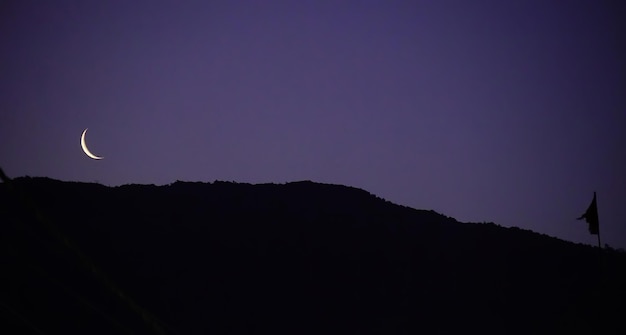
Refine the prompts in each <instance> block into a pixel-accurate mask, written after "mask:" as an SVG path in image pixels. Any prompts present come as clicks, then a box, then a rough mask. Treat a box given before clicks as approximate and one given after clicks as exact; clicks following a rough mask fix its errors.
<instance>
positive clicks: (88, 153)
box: [80, 128, 104, 159]
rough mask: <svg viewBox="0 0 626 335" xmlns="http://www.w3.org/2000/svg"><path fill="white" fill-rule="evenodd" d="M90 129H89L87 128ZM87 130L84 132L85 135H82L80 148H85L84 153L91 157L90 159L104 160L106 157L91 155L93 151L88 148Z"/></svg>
mask: <svg viewBox="0 0 626 335" xmlns="http://www.w3.org/2000/svg"><path fill="white" fill-rule="evenodd" d="M87 129H89V128H87ZM87 129H85V130H83V134H82V135H80V146H81V147H82V148H83V151H84V152H85V155H87V156H89V158H93V159H102V158H104V157H100V156H96V155H94V154H92V153H91V151H89V149H88V148H87V143H85V134H86V133H87Z"/></svg>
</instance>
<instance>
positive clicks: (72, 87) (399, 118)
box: [0, 0, 626, 248]
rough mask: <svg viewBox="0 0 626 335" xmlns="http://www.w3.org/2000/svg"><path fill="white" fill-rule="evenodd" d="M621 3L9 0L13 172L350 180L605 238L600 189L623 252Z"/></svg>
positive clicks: (6, 39)
mask: <svg viewBox="0 0 626 335" xmlns="http://www.w3.org/2000/svg"><path fill="white" fill-rule="evenodd" d="M623 3H624V1H618V0H616V1H599V0H588V1H547V0H537V1H500V0H493V1H465V0H458V1H441V0H436V1H435V0H432V1H382V0H380V1H352V0H350V1H348V0H347V1H321V0H316V1H304V0H298V1H296V0H294V1H208V0H207V1H156V0H153V1H136V0H134V1H126V0H124V1H82V0H75V1H65V0H63V1H61V0H56V1H43V0H42V1H26V0H24V1H17V0H15V1H5V2H3V5H2V7H1V8H0V45H1V47H0V48H1V50H2V52H1V54H0V57H1V62H0V64H1V65H0V71H1V72H0V167H2V168H3V169H4V171H5V173H6V174H7V175H9V176H10V177H17V176H24V175H29V176H46V177H51V178H55V179H61V180H68V181H85V182H96V181H97V182H99V183H102V184H105V185H110V186H114V185H121V184H128V183H141V184H156V185H163V184H169V183H172V182H174V181H176V180H184V181H205V182H212V181H215V180H225V181H236V182H247V183H271V182H273V183H284V182H289V181H298V180H312V181H316V182H324V183H333V184H343V185H349V186H354V187H358V188H362V189H365V190H367V191H369V192H371V193H373V194H376V195H378V196H380V197H383V198H385V199H387V200H389V201H392V202H394V203H398V204H402V205H406V206H410V207H413V208H418V209H433V210H435V211H437V212H440V213H443V214H445V215H448V216H452V217H454V218H456V219H458V220H460V221H472V222H483V221H488V222H489V221H492V222H495V223H496V224H499V225H502V226H507V227H509V226H518V227H521V228H524V229H531V230H534V231H537V232H539V233H544V234H548V235H551V236H555V237H559V238H562V239H566V240H570V241H574V242H582V243H587V244H592V245H593V244H597V239H596V236H593V235H590V234H589V233H588V231H587V224H586V223H585V222H584V221H576V220H575V219H576V218H577V217H578V216H580V215H581V214H582V213H583V212H584V211H585V210H586V209H587V206H588V205H589V203H590V202H591V200H592V197H593V192H594V191H596V192H597V195H598V211H599V217H600V232H601V234H602V235H601V237H602V242H603V243H608V244H610V245H611V246H613V247H616V248H617V247H621V248H626V52H625V44H626V34H625V32H626V24H625V23H624V21H626V20H624V18H625V17H626V11H625V10H624V8H625V6H624V4H623ZM85 128H89V131H88V132H87V144H88V145H89V148H90V150H91V151H92V152H93V153H94V154H96V155H99V156H104V159H103V160H100V161H97V160H92V159H90V158H88V157H87V156H86V155H85V154H84V153H83V152H82V151H81V147H80V135H81V133H82V131H83V130H84V129H85ZM103 210H106V205H103Z"/></svg>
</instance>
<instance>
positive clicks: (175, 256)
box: [0, 178, 626, 334]
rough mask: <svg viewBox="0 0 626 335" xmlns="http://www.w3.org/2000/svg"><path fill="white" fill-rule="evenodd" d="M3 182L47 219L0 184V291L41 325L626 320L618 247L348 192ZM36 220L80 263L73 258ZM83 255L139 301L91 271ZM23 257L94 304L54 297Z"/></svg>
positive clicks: (302, 186)
mask: <svg viewBox="0 0 626 335" xmlns="http://www.w3.org/2000/svg"><path fill="white" fill-rule="evenodd" d="M13 184H14V186H15V187H14V189H16V191H19V192H21V194H24V195H26V197H27V198H28V199H31V200H32V203H34V205H35V207H36V209H37V210H38V211H39V212H40V213H41V216H42V218H40V219H37V218H36V217H35V216H34V215H33V214H34V213H35V212H34V210H33V209H32V208H25V207H24V205H22V204H23V203H24V202H23V201H22V200H20V199H19V198H17V197H16V196H15V195H16V194H19V193H18V192H11V193H9V192H8V191H7V187H6V186H7V185H4V184H0V190H1V192H0V196H1V197H2V198H1V203H2V204H3V205H2V211H1V214H2V218H3V226H5V227H6V228H5V234H3V244H4V243H5V242H6V245H8V246H9V247H8V248H7V249H6V250H3V252H4V254H3V256H2V257H3V260H4V262H5V264H7V265H6V268H8V269H11V270H10V271H5V272H4V273H5V275H3V277H2V278H3V279H2V280H3V285H2V286H3V288H4V290H3V295H2V299H3V301H6V303H7V304H8V305H10V306H12V308H14V309H16V310H17V311H19V312H20V313H23V314H24V315H31V318H32V319H33V320H34V321H33V323H36V324H37V325H39V326H40V328H42V329H50V331H49V332H50V333H57V332H59V333H60V332H67V331H68V330H69V331H71V330H72V329H73V330H75V331H82V332H84V333H92V334H95V333H97V332H98V331H101V332H102V333H110V332H111V331H112V330H114V331H115V332H119V331H120V329H121V327H120V326H118V325H115V324H113V323H112V322H110V321H108V320H107V319H106V317H104V316H103V315H104V314H106V315H108V316H111V317H113V318H115V319H116V320H118V322H119V323H120V324H122V325H124V327H126V328H128V329H131V330H133V331H134V332H139V333H149V332H150V331H151V330H150V327H149V326H147V324H148V323H149V322H152V321H144V320H142V317H141V316H140V314H141V313H140V311H141V310H144V309H145V310H147V311H149V312H150V313H151V314H153V315H155V316H156V319H159V320H160V321H161V322H163V323H162V324H160V325H161V327H162V328H164V329H166V330H176V331H178V332H179V333H181V334H203V333H213V332H214V333H220V334H222V333H229V334H230V333H233V334H239V333H270V332H271V333H291V334H296V333H297V334H307V333H310V334H320V333H341V334H346V333H357V332H362V333H384V334H404V333H406V334H409V333H410V334H413V333H416V332H418V331H424V332H427V333H432V332H440V333H458V332H468V331H480V332H482V333H493V334H495V333H498V334H500V333H508V334H511V333H514V334H522V333H524V334H526V333H551V332H556V331H558V332H563V331H572V330H575V331H577V332H580V331H589V332H592V333H611V332H613V331H615V333H622V332H623V331H624V330H626V328H625V327H624V324H623V323H621V322H622V321H621V320H622V316H623V315H625V314H624V312H626V307H625V306H624V302H625V301H626V294H625V290H624V286H623V285H624V283H625V282H626V275H625V269H626V267H625V265H626V258H625V257H624V255H623V254H619V253H615V252H603V253H602V259H601V262H600V258H599V256H600V255H599V253H598V250H597V249H594V248H591V247H588V246H584V245H577V244H573V243H569V242H565V241H562V240H558V239H556V238H552V237H548V236H545V235H540V234H537V233H533V232H530V231H525V230H521V229H517V228H510V229H507V228H503V227H499V226H496V225H493V224H469V223H459V222H457V221H456V220H454V219H452V218H449V217H446V216H444V215H441V214H438V213H436V212H433V211H424V210H415V209H411V208H407V207H403V206H398V205H395V204H392V203H390V202H387V201H385V200H383V199H380V198H378V197H376V196H374V195H371V194H369V193H367V192H365V191H363V190H360V189H356V188H351V187H345V186H339V185H327V184H319V183H313V182H309V181H304V182H295V183H288V184H284V185H278V184H262V185H250V184H239V183H229V182H215V183H191V182H176V183H173V184H171V185H167V186H153V185H125V186H120V187H113V188H111V187H105V186H102V185H98V184H86V183H73V182H60V181H56V180H52V179H47V178H17V179H15V180H14V183H13ZM4 218H8V220H6V221H5V220H4ZM42 219H43V221H49V222H51V223H52V226H56V227H58V230H59V231H61V232H62V234H61V235H63V236H67V237H68V240H69V241H71V245H75V246H76V249H77V250H79V251H80V252H82V253H83V254H84V255H85V256H86V257H87V258H88V259H89V260H88V261H85V260H83V261H80V260H77V257H76V254H75V252H72V251H71V250H70V249H68V247H67V246H65V245H64V244H63V243H60V242H58V241H57V240H55V239H54V238H53V237H51V235H50V234H49V233H48V230H47V228H45V227H46V225H45V224H42V223H41V221H42ZM5 251H6V252H5ZM8 252H10V254H8ZM89 262H92V263H93V264H95V265H96V266H98V267H99V269H101V270H102V273H104V274H106V276H107V277H109V278H110V279H111V282H112V283H115V285H117V286H118V287H119V288H120V290H121V291H123V292H124V294H125V295H126V296H128V297H129V299H132V301H133V302H134V303H136V304H137V305H138V306H140V307H141V309H135V310H133V309H132V308H129V307H128V302H127V301H125V300H124V299H120V298H119V297H118V296H117V295H116V294H119V292H118V291H115V289H112V288H111V287H110V286H108V285H107V284H106V282H104V284H103V282H102V280H101V279H99V277H97V276H96V275H94V274H92V273H91V272H90V271H88V269H87V268H88V267H86V266H85V264H91V263H89ZM28 264H35V265H36V266H39V267H41V268H42V269H44V270H45V271H47V272H48V273H49V274H50V276H51V277H54V278H57V279H58V280H59V281H62V282H63V283H64V285H66V286H70V287H71V288H72V290H73V291H75V292H76V293H77V295H80V296H83V297H86V299H87V300H89V301H90V302H91V304H93V305H96V306H98V308H99V309H101V310H104V312H103V313H98V312H94V311H93V310H92V309H89V308H85V307H84V305H85V304H82V305H81V304H80V303H77V302H76V300H77V299H74V298H72V297H70V296H68V295H67V294H65V293H60V292H59V290H58V289H56V288H55V286H54V285H53V284H50V283H49V280H48V279H45V278H43V277H42V276H38V275H36V274H33V271H31V270H28V269H25V267H28V266H29V265H28ZM96 273H97V272H96ZM613 305H615V306H613ZM148 319H149V320H152V319H150V318H148ZM77 320H80V322H78V321H77ZM13 322H15V323H16V324H18V325H19V324H21V323H20V322H16V321H13ZM20 327H22V328H24V326H23V325H21V326H20ZM620 327H621V328H620Z"/></svg>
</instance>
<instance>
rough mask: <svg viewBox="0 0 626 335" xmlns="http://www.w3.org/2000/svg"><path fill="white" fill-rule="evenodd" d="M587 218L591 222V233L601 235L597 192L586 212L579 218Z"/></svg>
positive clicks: (594, 193)
mask: <svg viewBox="0 0 626 335" xmlns="http://www.w3.org/2000/svg"><path fill="white" fill-rule="evenodd" d="M582 219H585V221H587V223H588V224H589V233H590V234H591V235H599V234H600V233H599V231H600V222H599V221H598V205H597V204H596V192H593V200H592V201H591V205H589V208H587V211H586V212H585V214H583V215H581V216H580V217H579V218H578V219H577V220H582Z"/></svg>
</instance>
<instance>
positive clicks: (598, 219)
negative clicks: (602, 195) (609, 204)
mask: <svg viewBox="0 0 626 335" xmlns="http://www.w3.org/2000/svg"><path fill="white" fill-rule="evenodd" d="M593 198H594V199H595V200H596V218H597V221H598V248H600V250H602V244H601V243H600V218H599V215H598V198H597V196H596V192H593Z"/></svg>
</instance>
